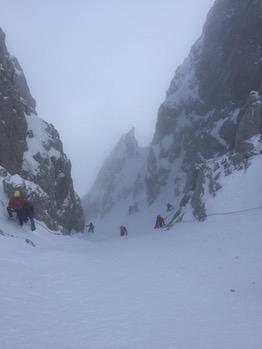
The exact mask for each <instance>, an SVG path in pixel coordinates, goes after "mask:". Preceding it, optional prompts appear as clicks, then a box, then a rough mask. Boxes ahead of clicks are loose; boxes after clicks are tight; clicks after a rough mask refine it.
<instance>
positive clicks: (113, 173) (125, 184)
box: [83, 129, 147, 219]
mask: <svg viewBox="0 0 262 349" xmlns="http://www.w3.org/2000/svg"><path fill="white" fill-rule="evenodd" d="M146 156H147V149H146V148H145V149H143V148H140V147H139V146H138V143H137V140H136V138H135V131H134V129H132V130H131V131H130V132H128V133H127V134H125V135H123V136H122V137H121V139H120V140H119V141H118V143H117V144H116V146H115V148H114V149H113V150H112V152H111V154H110V155H109V157H108V158H107V159H106V160H105V162H104V164H103V166H102V169H101V170H100V172H99V174H98V176H97V179H96V181H95V183H94V185H93V187H92V188H91V190H90V192H89V193H88V195H87V196H85V197H84V198H83V207H84V209H85V213H86V218H87V219H91V218H92V219H94V218H95V219H96V218H103V217H104V216H105V215H106V214H107V213H109V212H110V211H111V210H112V208H116V207H117V210H118V214H119V216H121V214H120V212H122V213H123V214H130V215H131V214H134V213H136V212H138V211H139V210H140V209H141V201H144V200H143V199H144V196H145V195H143V193H145V182H144V173H145V161H146Z"/></svg>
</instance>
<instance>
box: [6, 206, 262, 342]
mask: <svg viewBox="0 0 262 349" xmlns="http://www.w3.org/2000/svg"><path fill="white" fill-rule="evenodd" d="M1 227H2V228H1V229H2V230H3V231H8V233H9V234H13V235H15V236H16V237H19V238H12V237H7V236H1V235H0V280H1V281H0V282H1V287H0V309H1V316H0V338H1V340H0V341H1V344H0V347H1V349H31V348H32V349H33V348H34V349H35V348H37V349H46V348H49V349H67V348H68V349H69V348H74V349H82V348H83V349H87V348H91V349H96V348H99V349H107V348H110V349H120V348H121V349H127V348H128V349H129V348H130V349H140V348H141V349H147V348H150V349H153V348H156V349H159V348H163V349H176V348H177V349H191V348H194V349H221V348H223V349H247V348H248V349H258V348H260V347H261V346H262V332H261V323H262V307H261V300H262V277H261V275H262V253H261V248H262V234H261V227H262V212H260V211H255V212H248V213H245V214H244V215H243V214H239V215H234V216H226V217H212V218H209V219H208V220H207V221H206V222H205V223H184V224H177V225H176V226H175V227H174V229H172V230H169V231H165V230H161V231H160V230H157V231H156V230H153V229H147V230H146V231H144V229H143V226H137V227H135V226H130V227H129V236H128V238H120V237H118V234H115V236H114V237H111V238H108V239H105V238H103V239H102V238H100V237H99V232H96V233H95V235H91V236H89V235H88V234H85V235H82V236H81V235H77V236H74V237H66V236H59V235H52V234H50V233H48V232H47V231H46V230H44V229H42V228H41V227H39V226H38V230H37V231H36V232H33V233H32V232H30V231H29V230H28V228H27V227H24V228H22V229H21V228H20V227H18V226H16V223H15V222H5V220H4V217H1ZM23 237H25V238H30V239H31V240H32V241H33V242H34V243H35V245H36V247H32V246H31V245H29V244H26V243H25V241H24V240H23V239H20V238H23Z"/></svg>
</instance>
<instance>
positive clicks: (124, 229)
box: [120, 225, 128, 236]
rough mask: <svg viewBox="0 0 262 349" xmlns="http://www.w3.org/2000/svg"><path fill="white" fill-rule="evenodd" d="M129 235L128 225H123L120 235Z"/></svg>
mask: <svg viewBox="0 0 262 349" xmlns="http://www.w3.org/2000/svg"><path fill="white" fill-rule="evenodd" d="M127 235H128V231H127V229H126V227H125V226H124V225H121V227H120V236H127Z"/></svg>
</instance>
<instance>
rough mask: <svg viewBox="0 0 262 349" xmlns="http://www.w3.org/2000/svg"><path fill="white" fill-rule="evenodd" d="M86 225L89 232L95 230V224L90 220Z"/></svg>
mask: <svg viewBox="0 0 262 349" xmlns="http://www.w3.org/2000/svg"><path fill="white" fill-rule="evenodd" d="M86 227H87V228H88V232H89V233H94V232H95V226H94V224H93V223H92V222H90V223H89V224H88V225H86Z"/></svg>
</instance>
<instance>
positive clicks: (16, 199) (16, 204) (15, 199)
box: [7, 190, 26, 225]
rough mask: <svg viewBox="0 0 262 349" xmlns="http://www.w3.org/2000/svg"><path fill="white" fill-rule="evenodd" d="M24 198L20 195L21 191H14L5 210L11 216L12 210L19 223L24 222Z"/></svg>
mask: <svg viewBox="0 0 262 349" xmlns="http://www.w3.org/2000/svg"><path fill="white" fill-rule="evenodd" d="M25 202H26V200H25V198H23V196H22V195H21V192H20V191H19V190H16V191H15V193H14V196H12V197H11V199H10V200H9V203H8V206H7V212H8V214H9V217H11V218H12V217H13V212H15V213H16V216H17V219H18V222H19V224H20V225H23V223H24V210H23V207H24V204H25Z"/></svg>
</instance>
